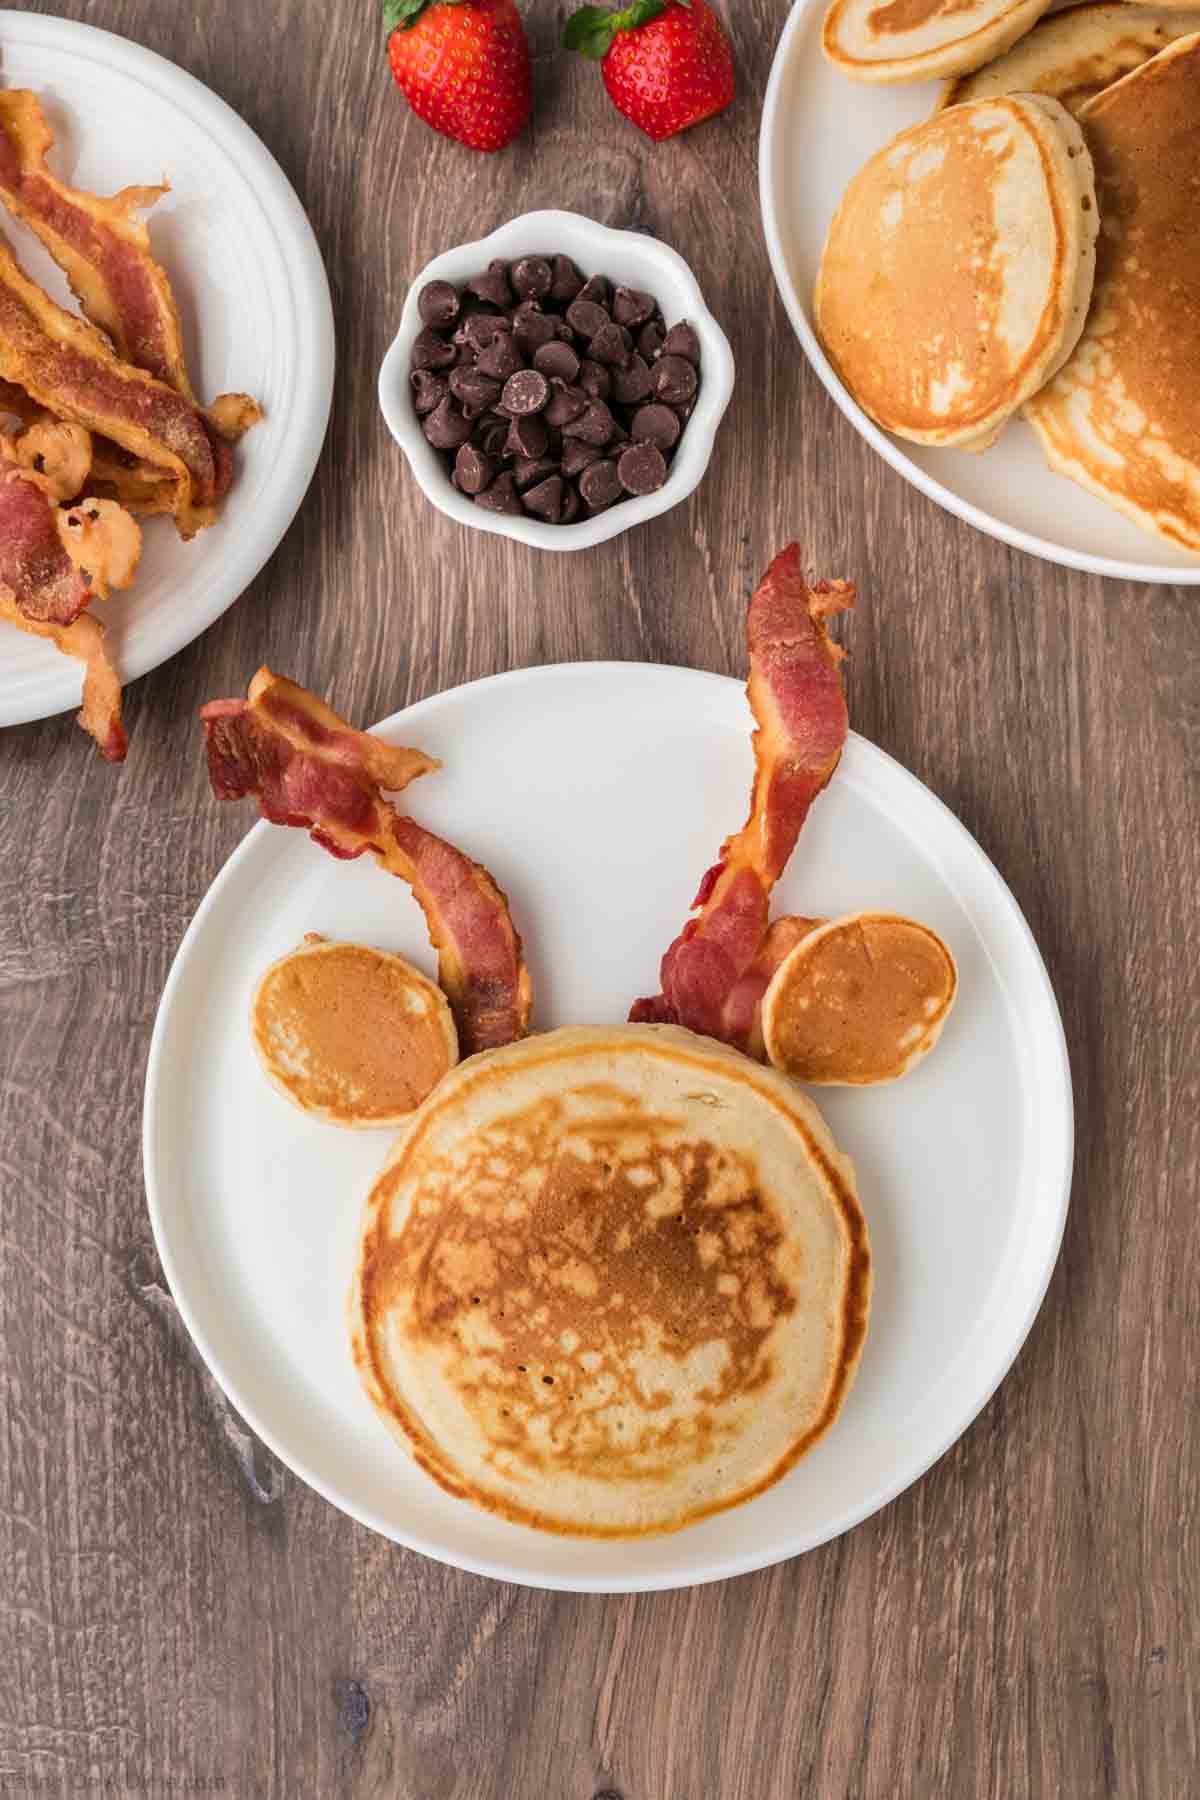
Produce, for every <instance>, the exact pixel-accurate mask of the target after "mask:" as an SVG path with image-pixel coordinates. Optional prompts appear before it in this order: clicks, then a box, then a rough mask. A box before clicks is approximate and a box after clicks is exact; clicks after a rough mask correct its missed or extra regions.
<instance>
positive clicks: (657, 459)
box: [617, 444, 667, 494]
mask: <svg viewBox="0 0 1200 1800" xmlns="http://www.w3.org/2000/svg"><path fill="white" fill-rule="evenodd" d="M617 475H618V477H619V478H620V482H621V486H622V487H623V488H624V489H625V492H626V493H627V494H656V493H657V492H658V490H659V488H660V487H661V486H662V485H663V482H664V481H665V480H666V479H667V464H666V458H665V457H664V456H663V453H662V451H661V450H659V449H657V448H656V446H655V445H654V444H629V445H628V446H627V447H626V448H625V449H624V450H622V452H621V454H620V456H619V457H618V458H617Z"/></svg>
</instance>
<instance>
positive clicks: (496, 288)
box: [467, 258, 513, 307]
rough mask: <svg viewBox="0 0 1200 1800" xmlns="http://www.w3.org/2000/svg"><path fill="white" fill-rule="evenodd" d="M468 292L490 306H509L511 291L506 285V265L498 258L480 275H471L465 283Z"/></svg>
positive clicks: (511, 300)
mask: <svg viewBox="0 0 1200 1800" xmlns="http://www.w3.org/2000/svg"><path fill="white" fill-rule="evenodd" d="M467 286H468V288H469V289H470V291H471V292H472V293H473V294H474V295H476V297H477V298H478V299H480V300H486V301H488V302H489V304H490V305H492V306H500V307H505V306H511V305H512V303H513V291H512V288H511V287H510V286H509V283H508V264H507V263H506V262H503V261H501V260H500V259H499V258H498V259H497V260H496V261H495V262H490V263H489V264H488V266H487V270H486V272H485V273H484V274H482V275H472V277H471V279H470V281H468V283H467Z"/></svg>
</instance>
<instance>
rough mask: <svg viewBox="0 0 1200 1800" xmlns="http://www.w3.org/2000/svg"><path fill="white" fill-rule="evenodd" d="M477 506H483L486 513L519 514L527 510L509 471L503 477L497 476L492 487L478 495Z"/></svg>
mask: <svg viewBox="0 0 1200 1800" xmlns="http://www.w3.org/2000/svg"><path fill="white" fill-rule="evenodd" d="M475 504H476V506H482V508H483V510H484V512H494V513H519V512H524V510H525V509H524V507H523V506H522V505H521V496H520V494H518V492H517V484H516V482H515V481H514V480H513V478H512V476H511V475H510V474H509V473H508V471H507V470H505V472H504V474H503V475H497V477H496V479H495V481H493V483H492V485H491V487H489V488H485V489H484V490H483V492H482V494H476V496H475Z"/></svg>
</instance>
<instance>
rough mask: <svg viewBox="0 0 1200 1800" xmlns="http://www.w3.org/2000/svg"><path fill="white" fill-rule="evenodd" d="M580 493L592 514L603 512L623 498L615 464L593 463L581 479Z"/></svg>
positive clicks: (607, 462)
mask: <svg viewBox="0 0 1200 1800" xmlns="http://www.w3.org/2000/svg"><path fill="white" fill-rule="evenodd" d="M579 492H580V495H581V497H582V498H583V500H584V502H585V504H586V505H587V506H588V507H590V509H591V510H592V512H603V510H604V508H605V507H606V506H611V505H612V503H613V501H614V500H619V499H620V498H621V482H620V479H619V477H618V475H617V465H616V463H615V462H610V461H608V460H605V461H604V462H596V463H593V464H592V466H591V468H590V469H585V470H584V471H583V474H582V475H581V476H580V477H579Z"/></svg>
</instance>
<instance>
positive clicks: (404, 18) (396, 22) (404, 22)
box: [383, 0, 429, 32]
mask: <svg viewBox="0 0 1200 1800" xmlns="http://www.w3.org/2000/svg"><path fill="white" fill-rule="evenodd" d="M428 4H429V0H383V27H384V30H385V31H388V32H392V31H409V30H411V28H412V27H413V26H414V25H415V24H416V22H417V20H418V19H419V18H420V16H421V14H422V13H423V12H424V11H425V8H426V7H427V6H428Z"/></svg>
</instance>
